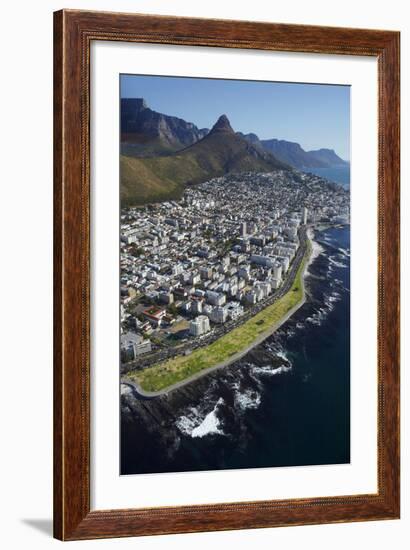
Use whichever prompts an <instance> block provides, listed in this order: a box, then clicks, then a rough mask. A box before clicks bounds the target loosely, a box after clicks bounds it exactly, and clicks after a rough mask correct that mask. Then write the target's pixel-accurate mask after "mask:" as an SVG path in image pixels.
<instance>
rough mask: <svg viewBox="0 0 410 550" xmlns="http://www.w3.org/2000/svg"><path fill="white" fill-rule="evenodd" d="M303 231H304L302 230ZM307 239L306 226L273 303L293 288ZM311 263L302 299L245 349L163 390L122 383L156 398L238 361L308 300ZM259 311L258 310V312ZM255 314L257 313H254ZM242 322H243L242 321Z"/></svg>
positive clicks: (144, 394)
mask: <svg viewBox="0 0 410 550" xmlns="http://www.w3.org/2000/svg"><path fill="white" fill-rule="evenodd" d="M301 233H302V231H301ZM307 241H308V237H307V231H306V228H305V227H304V228H303V246H302V238H301V246H300V247H299V250H298V252H300V254H299V258H298V257H297V256H298V255H297V256H296V257H295V259H294V261H293V262H292V270H291V273H289V275H291V276H290V277H287V279H286V284H284V285H283V286H282V287H281V289H280V290H281V292H280V293H276V294H275V296H274V298H275V299H274V300H272V302H271V303H274V302H275V301H276V300H278V299H279V298H281V297H282V296H284V295H285V294H286V293H287V292H288V291H289V290H290V288H291V286H292V284H293V282H294V279H295V277H296V274H297V271H298V269H299V267H300V264H301V262H302V260H303V258H304V256H305V254H306V251H307ZM301 249H303V251H301ZM308 264H309V259H307V260H306V263H305V268H304V272H303V274H302V277H301V284H302V298H301V300H300V301H299V302H298V303H297V304H296V305H295V306H294V307H293V308H292V309H291V310H289V311H288V313H287V314H286V315H285V316H284V317H282V319H281V320H280V321H278V322H277V323H275V324H273V325H272V326H271V327H269V329H268V330H266V331H265V332H264V333H263V334H261V335H260V336H258V337H257V338H255V340H254V341H253V342H252V343H251V344H250V345H249V346H247V347H246V348H244V349H243V350H241V351H238V353H236V354H235V355H232V356H231V357H229V359H227V360H226V361H222V362H221V363H218V364H216V365H213V366H212V367H209V368H207V369H203V370H201V371H199V372H197V373H195V374H193V375H192V376H190V377H188V378H185V379H184V380H181V381H180V382H177V383H175V384H173V385H171V386H168V387H167V388H164V389H162V390H158V391H153V392H150V391H145V390H143V389H142V388H141V387H140V386H139V384H138V383H137V382H135V381H133V380H130V379H129V378H127V377H125V376H123V377H122V383H124V384H127V385H129V386H131V387H132V388H134V390H135V391H136V392H137V393H139V394H140V395H141V396H143V397H145V398H154V397H158V396H161V395H166V394H168V393H169V392H171V391H174V390H176V389H178V388H182V387H183V386H186V385H187V384H190V383H191V382H194V381H195V380H198V379H199V378H201V377H202V376H205V375H206V374H209V373H210V372H213V371H215V370H217V369H220V368H223V367H227V366H228V365H231V364H232V363H234V362H235V361H238V360H239V359H241V358H242V357H244V356H245V355H246V354H247V353H248V352H249V351H251V350H252V349H253V348H254V347H256V346H258V345H259V344H261V343H262V342H263V341H264V340H266V338H268V337H269V336H271V335H272V334H273V333H274V332H275V331H276V330H278V328H280V327H281V326H282V325H283V324H284V323H286V321H287V320H288V319H290V317H292V315H293V314H294V313H295V312H296V311H297V310H298V309H299V308H300V307H302V305H303V304H304V303H305V301H306V293H305V284H304V277H305V272H306V268H307V266H308ZM266 305H270V304H266V303H265V304H264V306H263V307H260V308H259V310H258V311H260V310H262V309H264V307H266ZM256 313H257V312H256ZM253 315H255V313H253ZM253 315H250V316H249V317H252V316H253ZM241 324H242V323H241Z"/></svg>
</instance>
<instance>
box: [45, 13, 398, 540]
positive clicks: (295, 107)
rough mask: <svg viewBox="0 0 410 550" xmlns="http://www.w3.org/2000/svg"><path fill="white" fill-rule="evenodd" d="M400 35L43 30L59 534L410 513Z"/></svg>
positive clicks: (97, 24) (231, 24)
mask: <svg viewBox="0 0 410 550" xmlns="http://www.w3.org/2000/svg"><path fill="white" fill-rule="evenodd" d="M399 42H400V35H399V33H398V32H392V31H381V30H380V31H379V30H363V29H347V28H328V27H313V26H303V25H284V24H273V23H272V24H271V23H254V22H246V21H226V20H203V19H188V18H175V17H165V16H164V17H160V16H149V15H137V14H119V13H105V12H85V11H74V10H63V11H59V12H56V13H55V14H54V44H55V49H54V94H55V95H54V132H55V140H54V143H55V145H54V161H55V162H54V220H55V221H54V227H55V233H54V238H55V248H54V273H55V274H54V303H55V306H54V307H55V310H54V533H55V537H57V538H59V539H62V540H78V539H93V538H104V537H124V536H136V535H150V534H165V533H184V532H195V531H209V530H228V529H249V528H257V527H274V526H285V525H302V524H317V523H333V522H352V521H367V520H381V519H394V518H398V517H399V509H400V491H399V488H400V477H399V359H400V354H399V292H400V289H399V228H400V218H399V214H400V210H399V177H400V171H399V166H400V162H399V148H400V142H399Z"/></svg>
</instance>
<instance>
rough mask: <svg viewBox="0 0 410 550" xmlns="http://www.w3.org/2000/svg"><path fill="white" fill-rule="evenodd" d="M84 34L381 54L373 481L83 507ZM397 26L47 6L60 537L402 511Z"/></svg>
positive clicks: (86, 477) (86, 413)
mask: <svg viewBox="0 0 410 550" xmlns="http://www.w3.org/2000/svg"><path fill="white" fill-rule="evenodd" d="M93 40H107V41H125V42H146V43H161V44H177V45H191V46H198V47H200V46H218V47H224V48H250V49H259V50H274V51H289V52H309V53H322V54H342V55H343V54H348V55H358V56H372V57H375V58H377V62H378V90H379V99H378V110H379V135H378V143H379V159H378V492H377V494H360V495H352V496H342V497H320V495H318V497H317V498H309V499H293V500H277V501H257V502H237V503H230V504H215V505H214V504H212V505H194V506H180V507H158V508H149V509H127V510H96V511H94V510H90V298H89V296H90V293H89V287H90V281H89V279H90V274H89V271H90V232H89V227H90V208H89V194H90V150H89V121H90V113H89V106H90V95H89V82H90V46H91V43H92V41H93ZM399 40H400V35H399V33H398V32H391V31H379V30H359V29H348V28H330V27H314V26H303V25H300V26H299V25H287V24H270V23H254V22H245V21H223V20H203V19H191V18H175V17H159V16H150V15H137V14H120V13H104V12H86V11H72V10H63V11H59V12H56V13H55V14H54V134H55V141H54V535H55V537H57V538H58V539H62V540H77V539H92V538H103V537H125V536H135V535H151V534H165V533H184V532H196V531H211V530H214V531H217V530H228V529H249V528H258V527H274V526H285V525H289V526H290V525H301V524H305V525H306V524H317V523H335V522H352V521H367V520H379V519H380V520H381V519H394V518H398V517H399V509H400V492H399V487H400V476H399V466H400V464H399V463H400V459H399V244H400V242H399V227H400V223H399Z"/></svg>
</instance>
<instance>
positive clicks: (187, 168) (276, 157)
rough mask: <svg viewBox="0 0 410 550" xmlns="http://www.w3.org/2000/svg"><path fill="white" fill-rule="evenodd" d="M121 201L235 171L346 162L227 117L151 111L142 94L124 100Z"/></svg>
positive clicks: (160, 194)
mask: <svg viewBox="0 0 410 550" xmlns="http://www.w3.org/2000/svg"><path fill="white" fill-rule="evenodd" d="M120 163H121V202H122V204H123V205H137V204H146V203H149V202H157V201H159V200H166V199H172V198H177V197H179V196H181V195H182V193H183V190H184V188H185V186H186V185H189V184H194V183H199V182H201V181H206V180H207V179H210V178H212V177H216V176H221V175H224V174H227V173H232V172H244V171H259V172H269V171H274V170H278V169H285V170H290V169H292V168H297V169H309V168H322V167H323V168H324V167H330V166H339V165H343V164H347V163H346V162H345V161H344V160H342V159H341V158H340V157H338V156H337V155H336V153H335V152H334V151H333V150H331V149H319V150H318V151H304V150H303V149H302V147H301V146H300V145H299V144H298V143H292V142H289V141H284V140H277V139H269V140H260V139H259V138H258V136H257V135H256V134H245V135H244V134H242V133H240V132H235V131H234V130H233V129H232V127H231V125H230V122H229V120H228V118H227V117H226V115H222V116H220V117H219V119H218V120H217V122H216V123H215V125H214V126H213V128H212V129H211V130H208V129H207V128H201V129H200V128H198V127H197V126H195V124H193V123H192V122H186V121H185V120H183V119H181V118H177V117H173V116H168V115H165V114H162V113H158V112H156V111H153V110H152V109H150V108H149V107H148V105H147V104H146V102H145V100H144V99H142V98H122V99H121V159H120Z"/></svg>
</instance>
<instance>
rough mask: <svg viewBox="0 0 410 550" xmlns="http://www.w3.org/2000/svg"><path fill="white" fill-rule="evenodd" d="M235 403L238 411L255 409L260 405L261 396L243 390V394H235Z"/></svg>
mask: <svg viewBox="0 0 410 550" xmlns="http://www.w3.org/2000/svg"><path fill="white" fill-rule="evenodd" d="M235 401H236V403H237V405H238V406H239V408H240V409H242V410H243V411H244V410H246V409H257V408H258V407H259V405H260V404H261V395H260V394H259V393H257V392H255V391H252V390H245V391H244V392H243V393H241V392H239V391H237V392H236V393H235Z"/></svg>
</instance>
